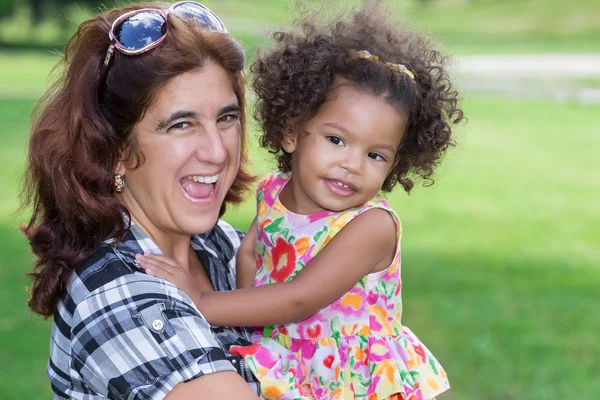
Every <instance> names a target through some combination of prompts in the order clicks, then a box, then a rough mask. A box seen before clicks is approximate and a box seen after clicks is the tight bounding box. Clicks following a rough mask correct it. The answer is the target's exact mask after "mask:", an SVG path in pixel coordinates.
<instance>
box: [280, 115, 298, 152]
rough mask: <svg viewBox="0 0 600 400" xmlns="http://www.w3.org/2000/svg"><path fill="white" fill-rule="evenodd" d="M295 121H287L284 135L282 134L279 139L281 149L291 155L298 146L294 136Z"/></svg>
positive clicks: (296, 138) (296, 136) (296, 137)
mask: <svg viewBox="0 0 600 400" xmlns="http://www.w3.org/2000/svg"><path fill="white" fill-rule="evenodd" d="M296 124H297V120H296V118H294V119H292V120H291V121H288V123H287V124H286V127H285V133H284V134H283V138H282V139H281V148H282V149H283V151H285V152H286V153H289V154H292V153H293V152H294V151H296V147H297V145H298V135H297V134H296V128H297V126H296Z"/></svg>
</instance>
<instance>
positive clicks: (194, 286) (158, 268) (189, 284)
mask: <svg viewBox="0 0 600 400" xmlns="http://www.w3.org/2000/svg"><path fill="white" fill-rule="evenodd" d="M135 260H136V262H137V263H138V264H140V266H141V267H142V268H143V269H144V271H146V273H147V274H148V275H150V276H156V277H157V278H161V279H164V280H166V281H169V282H171V283H172V284H174V285H176V286H177V287H179V288H180V289H181V290H183V291H184V292H185V293H186V294H187V295H188V296H189V297H190V298H191V299H192V300H193V301H194V303H196V306H198V304H197V301H196V300H198V299H199V298H200V296H201V295H202V290H201V289H200V287H199V286H198V283H197V282H196V279H194V277H193V276H192V274H191V273H190V271H189V270H188V269H187V268H185V267H184V266H183V265H181V264H179V263H178V262H177V261H175V260H174V259H172V258H169V257H165V256H162V255H159V254H144V255H142V254H137V255H136V256H135Z"/></svg>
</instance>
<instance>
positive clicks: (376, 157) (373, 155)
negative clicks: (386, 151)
mask: <svg viewBox="0 0 600 400" xmlns="http://www.w3.org/2000/svg"><path fill="white" fill-rule="evenodd" d="M369 158H372V159H373V160H375V161H385V157H384V156H382V155H381V154H379V153H373V152H371V153H369Z"/></svg>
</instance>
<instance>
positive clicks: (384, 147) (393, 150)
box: [373, 144, 396, 154]
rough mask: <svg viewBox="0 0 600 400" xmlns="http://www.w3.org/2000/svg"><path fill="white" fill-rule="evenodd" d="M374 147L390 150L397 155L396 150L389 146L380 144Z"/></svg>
mask: <svg viewBox="0 0 600 400" xmlns="http://www.w3.org/2000/svg"><path fill="white" fill-rule="evenodd" d="M373 147H374V148H376V149H380V150H388V151H389V152H390V153H392V154H396V149H395V148H394V146H391V145H389V144H378V145H375V146H373Z"/></svg>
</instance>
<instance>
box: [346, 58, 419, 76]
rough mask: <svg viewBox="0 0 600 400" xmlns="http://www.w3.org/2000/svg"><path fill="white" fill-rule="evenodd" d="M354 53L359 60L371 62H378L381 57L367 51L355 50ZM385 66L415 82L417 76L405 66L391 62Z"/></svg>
mask: <svg viewBox="0 0 600 400" xmlns="http://www.w3.org/2000/svg"><path fill="white" fill-rule="evenodd" d="M354 53H355V54H356V55H357V56H358V58H363V59H365V60H371V61H378V60H379V57H378V56H375V55H373V54H371V53H369V52H368V51H367V50H354ZM385 66H386V67H388V68H391V69H393V70H394V71H398V72H400V73H402V74H406V75H408V76H409V77H410V79H412V80H413V82H414V80H415V74H413V72H412V71H411V70H410V69H408V68H406V66H405V65H404V64H394V63H391V62H386V63H385Z"/></svg>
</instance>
